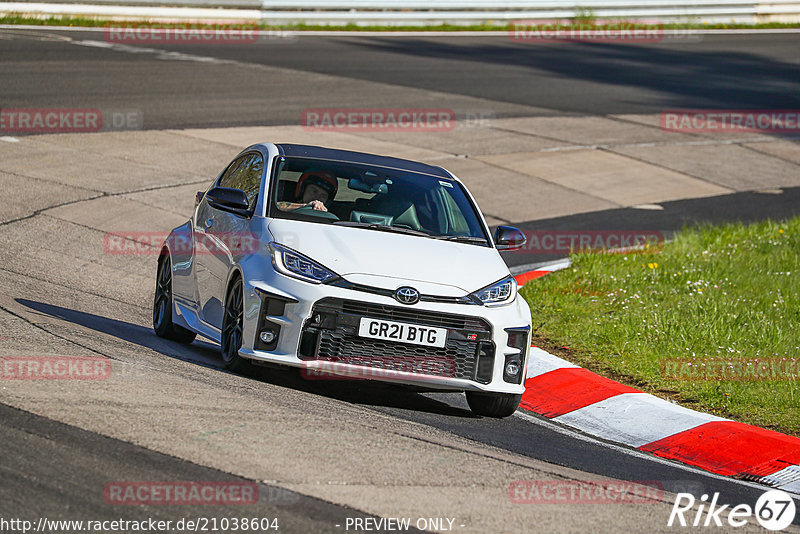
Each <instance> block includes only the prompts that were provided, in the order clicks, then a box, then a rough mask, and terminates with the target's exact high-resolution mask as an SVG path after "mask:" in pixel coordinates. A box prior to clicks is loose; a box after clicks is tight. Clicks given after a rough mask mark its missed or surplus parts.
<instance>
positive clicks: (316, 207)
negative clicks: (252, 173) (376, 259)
mask: <svg viewBox="0 0 800 534" xmlns="http://www.w3.org/2000/svg"><path fill="white" fill-rule="evenodd" d="M275 167H276V169H275V173H274V175H273V187H272V194H271V198H272V202H270V211H269V215H270V217H276V218H281V219H296V220H304V221H311V222H318V223H321V224H336V225H342V226H355V227H362V228H364V229H367V230H375V231H387V232H397V233H404V234H409V235H419V236H424V237H431V238H436V239H448V240H452V241H461V242H465V243H474V244H488V241H487V239H486V234H485V232H484V229H483V225H482V224H481V222H480V218H479V216H478V214H477V211H476V208H475V206H474V205H473V203H472V202H471V201H470V199H469V197H468V196H467V194H466V192H465V190H464V188H463V186H462V185H461V184H460V183H458V182H457V181H455V180H451V179H446V178H441V177H438V176H432V175H429V174H422V173H415V172H411V171H405V170H398V169H393V168H387V167H375V166H369V165H362V164H355V163H342V162H334V161H325V160H319V159H306V158H288V157H283V156H280V157H278V158H277V161H276V165H275Z"/></svg>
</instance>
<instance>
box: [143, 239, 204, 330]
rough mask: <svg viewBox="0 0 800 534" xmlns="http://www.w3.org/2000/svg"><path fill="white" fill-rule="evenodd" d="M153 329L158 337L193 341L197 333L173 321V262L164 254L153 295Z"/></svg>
mask: <svg viewBox="0 0 800 534" xmlns="http://www.w3.org/2000/svg"><path fill="white" fill-rule="evenodd" d="M153 330H155V332H156V335H157V336H158V337H163V338H165V339H171V340H172V341H178V342H180V343H191V342H192V341H194V338H195V337H197V334H195V333H194V332H192V331H190V330H187V329H185V328H183V327H182V326H178V325H176V324H175V323H173V322H172V262H171V261H170V259H169V254H162V255H161V257H160V258H159V259H158V269H157V270H156V293H155V296H154V297H153Z"/></svg>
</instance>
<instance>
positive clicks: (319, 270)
mask: <svg viewBox="0 0 800 534" xmlns="http://www.w3.org/2000/svg"><path fill="white" fill-rule="evenodd" d="M269 252H270V255H271V256H272V265H273V266H274V267H275V270H276V271H278V272H280V273H283V274H285V275H287V276H292V277H294V278H299V279H301V280H305V281H306V282H311V283H314V284H324V283H325V282H329V281H330V280H333V279H334V278H339V275H338V274H336V273H335V272H333V271H331V270H330V269H328V268H327V267H325V266H324V265H320V264H319V263H317V262H315V261H314V260H312V259H311V258H309V257H308V256H304V255H302V254H300V253H299V252H297V251H296V250H292V249H290V248H289V247H285V246H283V245H280V244H278V243H275V242H274V241H273V242H271V243H270V244H269Z"/></svg>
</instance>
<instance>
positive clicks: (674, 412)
mask: <svg viewBox="0 0 800 534" xmlns="http://www.w3.org/2000/svg"><path fill="white" fill-rule="evenodd" d="M553 420H554V421H557V422H558V423H561V424H563V425H567V426H570V427H573V428H576V429H578V430H581V431H583V432H586V433H588V434H591V435H593V436H597V437H599V438H602V439H607V440H609V441H615V442H617V443H624V444H625V445H630V446H631V447H640V446H642V445H646V444H648V443H652V442H654V441H658V440H660V439H663V438H666V437H668V436H672V435H674V434H677V433H679V432H684V431H686V430H690V429H692V428H695V427H697V426H699V425H702V424H704V423H708V422H710V421H725V420H726V419H723V418H721V417H717V416H715V415H709V414H704V413H700V412H696V411H694V410H690V409H688V408H684V407H682V406H678V405H677V404H672V403H671V402H668V401H665V400H663V399H660V398H658V397H655V396H653V395H649V394H647V393H622V394H620V395H615V396H613V397H611V398H608V399H605V400H603V401H600V402H596V403H594V404H591V405H589V406H586V407H584V408H579V409H577V410H575V411H572V412H569V413H566V414H564V415H560V416H558V417H554V418H553Z"/></svg>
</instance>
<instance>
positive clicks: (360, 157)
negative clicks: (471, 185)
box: [275, 143, 454, 180]
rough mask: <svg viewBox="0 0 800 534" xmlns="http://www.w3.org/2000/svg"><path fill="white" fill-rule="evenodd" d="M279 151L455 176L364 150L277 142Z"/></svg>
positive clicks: (423, 165) (282, 153)
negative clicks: (354, 150)
mask: <svg viewBox="0 0 800 534" xmlns="http://www.w3.org/2000/svg"><path fill="white" fill-rule="evenodd" d="M275 146H276V147H277V148H278V153H279V154H281V155H283V156H288V157H292V156H295V157H305V158H317V159H325V160H330V161H340V162H343V163H362V164H365V165H375V166H378V167H390V168H393V169H400V170H405V171H411V172H420V173H425V174H430V175H433V176H437V177H440V178H447V179H448V180H452V179H453V178H454V177H453V175H451V174H450V173H449V172H447V171H446V170H444V169H443V168H442V167H437V166H435V165H427V164H425V163H420V162H418V161H411V160H407V159H401V158H393V157H390V156H378V155H375V154H366V153H364V152H353V151H350V150H340V149H336V148H324V147H321V146H311V145H295V144H288V143H280V144H278V143H276V144H275Z"/></svg>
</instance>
